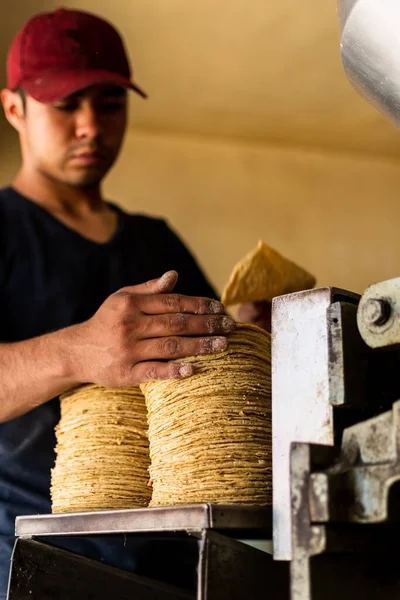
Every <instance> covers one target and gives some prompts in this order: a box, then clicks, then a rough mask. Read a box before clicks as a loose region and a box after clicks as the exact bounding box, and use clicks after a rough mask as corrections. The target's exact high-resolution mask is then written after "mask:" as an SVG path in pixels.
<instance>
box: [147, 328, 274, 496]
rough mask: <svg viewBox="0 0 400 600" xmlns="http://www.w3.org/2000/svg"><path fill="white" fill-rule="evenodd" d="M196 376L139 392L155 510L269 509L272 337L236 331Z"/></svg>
mask: <svg viewBox="0 0 400 600" xmlns="http://www.w3.org/2000/svg"><path fill="white" fill-rule="evenodd" d="M187 360H189V361H190V362H192V363H193V364H194V368H195V374H194V375H193V376H192V377H190V378H188V379H183V380H179V381H158V382H151V383H146V384H143V385H142V386H141V389H142V391H143V392H144V394H145V398H146V404H147V408H148V422H149V440H150V457H151V466H150V475H151V480H152V486H153V495H152V500H151V504H150V505H151V506H157V505H171V504H182V503H192V502H213V503H223V504H233V503H238V504H248V505H268V504H270V503H271V491H272V481H271V480H272V474H271V339H270V335H269V334H268V333H266V332H265V331H263V330H261V329H258V328H257V327H253V326H250V325H238V328H237V330H236V332H235V333H233V334H232V335H231V336H230V337H229V349H228V350H227V351H226V352H223V353H221V354H215V355H211V356H197V357H192V358H190V359H185V361H187Z"/></svg>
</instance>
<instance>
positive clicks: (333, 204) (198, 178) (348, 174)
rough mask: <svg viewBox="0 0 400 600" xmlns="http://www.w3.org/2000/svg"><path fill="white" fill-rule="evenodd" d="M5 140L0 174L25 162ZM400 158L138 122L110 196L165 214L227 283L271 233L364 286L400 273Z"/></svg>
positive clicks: (349, 283)
mask: <svg viewBox="0 0 400 600" xmlns="http://www.w3.org/2000/svg"><path fill="white" fill-rule="evenodd" d="M2 142H3V143H1V144H0V163H1V164H0V184H4V183H7V182H9V181H10V178H11V177H12V174H13V172H15V170H16V168H17V165H18V151H17V145H16V143H15V142H16V140H15V137H14V136H12V139H11V140H10V139H6V138H5V137H4V134H3V136H2ZM399 189H400V169H399V167H398V165H397V164H396V163H394V162H393V163H391V162H389V161H379V160H371V159H365V158H362V157H351V156H344V155H335V154H322V153H321V154H317V153H307V152H302V151H300V150H299V149H298V150H296V149H293V148H292V149H288V148H282V147H281V148H279V147H268V146H265V145H245V144H241V143H223V142H221V141H218V140H211V139H209V138H204V139H201V138H192V137H189V136H188V137H186V136H182V137H174V136H171V135H169V136H161V135H150V134H148V133H146V134H144V133H138V132H130V133H129V134H128V136H127V139H126V142H125V148H124V150H123V153H122V155H121V157H120V159H119V162H118V164H117V166H116V167H115V168H114V170H113V172H112V173H111V174H110V176H109V177H108V179H107V182H106V186H105V190H106V192H107V195H108V197H109V198H112V199H113V200H115V201H117V202H119V203H120V204H122V205H123V206H125V207H127V208H129V209H130V210H133V211H144V212H147V213H151V214H156V215H161V216H166V217H167V218H168V219H169V220H170V222H171V223H172V224H173V226H175V228H176V229H177V230H178V231H179V232H180V233H181V234H182V236H183V237H184V239H185V240H186V241H187V242H188V243H189V244H190V246H191V247H192V249H193V250H194V252H195V254H196V255H197V256H198V258H199V260H200V262H201V264H202V265H203V267H204V268H205V270H206V271H207V273H208V274H209V276H210V278H211V280H212V281H213V282H214V284H215V285H216V286H217V287H218V288H219V289H221V288H222V286H223V284H224V282H225V281H226V279H227V278H228V276H229V273H230V270H231V268H232V266H233V265H234V264H235V262H236V261H237V260H238V259H240V258H241V257H242V256H243V255H244V254H245V253H246V252H248V251H249V250H250V249H252V248H253V247H254V246H255V245H256V243H257V241H258V239H263V240H264V241H265V242H266V243H267V244H270V245H271V246H273V247H274V248H276V249H277V250H278V251H280V252H282V253H283V254H285V255H287V256H288V257H289V258H292V259H294V260H296V261H298V262H299V263H300V264H302V265H303V266H305V267H306V268H308V269H310V270H311V271H312V272H314V273H315V274H316V275H317V277H318V283H319V284H320V285H332V286H340V287H344V288H347V289H351V290H354V291H362V290H363V289H364V288H365V287H366V286H367V285H368V284H370V283H372V282H374V281H378V280H382V279H385V278H390V277H394V276H397V275H399V276H400V236H399V233H398V230H399V223H400V198H399Z"/></svg>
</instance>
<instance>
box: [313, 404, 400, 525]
mask: <svg viewBox="0 0 400 600" xmlns="http://www.w3.org/2000/svg"><path fill="white" fill-rule="evenodd" d="M399 439H400V401H399V402H396V403H395V404H394V405H393V407H392V410H391V411H388V412H386V413H383V414H381V415H378V416H376V417H374V418H372V419H368V420H367V421H364V422H361V423H358V424H357V425H353V426H352V427H349V428H348V429H346V430H345V431H344V434H343V440H342V448H341V455H340V458H339V460H338V461H337V462H336V464H335V465H334V466H332V467H331V468H329V469H327V470H326V471H325V472H324V473H318V474H313V475H312V478H311V482H312V488H313V492H312V497H313V502H312V503H311V505H310V506H311V519H312V520H313V521H315V522H318V521H320V522H321V521H323V522H327V521H332V522H335V521H336V522H339V521H342V522H350V523H382V522H385V521H387V520H388V519H389V516H390V515H389V512H390V509H389V496H390V493H391V490H392V488H393V486H395V484H396V483H397V482H398V481H400V447H399Z"/></svg>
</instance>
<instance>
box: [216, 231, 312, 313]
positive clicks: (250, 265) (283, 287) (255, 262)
mask: <svg viewBox="0 0 400 600" xmlns="http://www.w3.org/2000/svg"><path fill="white" fill-rule="evenodd" d="M315 283H316V279H315V277H314V276H313V275H311V274H310V273H308V272H307V271H305V270H304V269H303V268H301V267H299V266H298V265H296V264H295V263H293V262H292V261H290V260H288V259H287V258H284V257H283V256H282V255H281V254H279V253H278V252H276V251H275V250H273V249H272V248H270V247H269V246H267V245H266V244H264V242H262V241H260V242H259V243H258V246H257V248H255V250H252V252H250V253H249V254H247V255H246V256H245V257H244V258H243V259H242V260H241V261H239V262H238V263H237V265H236V266H235V267H234V269H233V271H232V274H231V276H230V279H229V281H228V283H227V285H226V286H225V289H224V291H223V293H222V299H221V301H222V303H223V304H225V306H231V305H233V304H243V303H245V302H258V301H260V300H267V301H269V302H271V301H272V298H274V297H275V296H282V295H283V294H291V293H293V292H299V291H302V290H308V289H311V288H313V287H314V285H315Z"/></svg>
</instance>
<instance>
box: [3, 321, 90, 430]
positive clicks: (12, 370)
mask: <svg viewBox="0 0 400 600" xmlns="http://www.w3.org/2000/svg"><path fill="white" fill-rule="evenodd" d="M73 329H74V328H73V327H70V328H67V329H62V330H60V331H57V332H54V333H50V334H47V335H43V336H40V337H37V338H34V339H31V340H26V341H23V342H16V343H12V344H0V382H1V385H0V422H4V421H8V420H10V419H13V418H15V417H18V416H20V415H23V414H25V413H27V412H29V411H30V410H32V409H33V408H35V407H37V406H39V405H40V404H43V403H44V402H47V401H48V400H50V399H51V398H54V397H55V396H57V395H59V394H61V393H63V392H65V391H66V390H68V389H70V388H71V387H73V386H74V385H77V384H78V383H79V381H77V376H76V374H75V369H74V362H75V358H74V356H73V355H74V346H73V344H72V343H71V340H72V339H73Z"/></svg>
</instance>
